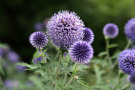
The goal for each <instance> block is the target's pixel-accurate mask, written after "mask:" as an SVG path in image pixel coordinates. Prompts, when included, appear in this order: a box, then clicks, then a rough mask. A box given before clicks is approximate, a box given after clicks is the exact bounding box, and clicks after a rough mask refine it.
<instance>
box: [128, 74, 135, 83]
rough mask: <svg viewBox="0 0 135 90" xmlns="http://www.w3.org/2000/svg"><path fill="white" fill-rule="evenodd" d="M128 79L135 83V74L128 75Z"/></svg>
mask: <svg viewBox="0 0 135 90" xmlns="http://www.w3.org/2000/svg"><path fill="white" fill-rule="evenodd" d="M128 81H129V82H130V83H131V84H135V75H129V76H128Z"/></svg>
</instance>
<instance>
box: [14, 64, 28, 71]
mask: <svg viewBox="0 0 135 90" xmlns="http://www.w3.org/2000/svg"><path fill="white" fill-rule="evenodd" d="M16 68H17V71H19V72H24V71H25V69H27V67H25V66H22V65H17V66H16Z"/></svg>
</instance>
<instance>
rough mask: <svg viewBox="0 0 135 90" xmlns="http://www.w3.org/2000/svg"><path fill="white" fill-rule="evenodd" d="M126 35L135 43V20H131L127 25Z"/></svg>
mask: <svg viewBox="0 0 135 90" xmlns="http://www.w3.org/2000/svg"><path fill="white" fill-rule="evenodd" d="M125 34H126V35H127V37H128V38H129V39H131V40H132V41H133V42H134V43H135V18H133V19H131V20H129V21H128V22H127V23H126V25H125Z"/></svg>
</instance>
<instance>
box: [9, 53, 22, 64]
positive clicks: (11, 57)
mask: <svg viewBox="0 0 135 90" xmlns="http://www.w3.org/2000/svg"><path fill="white" fill-rule="evenodd" d="M7 57H8V60H9V61H10V62H12V63H17V62H18V61H19V59H20V58H19V55H18V54H17V53H16V52H14V51H10V52H9V53H8V54H7Z"/></svg>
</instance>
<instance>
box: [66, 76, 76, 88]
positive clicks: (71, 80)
mask: <svg viewBox="0 0 135 90" xmlns="http://www.w3.org/2000/svg"><path fill="white" fill-rule="evenodd" d="M73 79H74V78H73V77H72V78H71V79H70V80H69V82H68V83H67V84H66V85H65V87H64V89H65V88H66V87H67V86H68V85H69V84H70V83H71V82H72V81H73Z"/></svg>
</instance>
